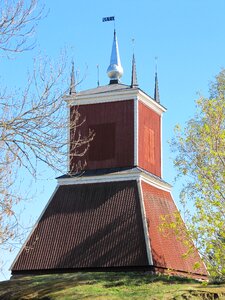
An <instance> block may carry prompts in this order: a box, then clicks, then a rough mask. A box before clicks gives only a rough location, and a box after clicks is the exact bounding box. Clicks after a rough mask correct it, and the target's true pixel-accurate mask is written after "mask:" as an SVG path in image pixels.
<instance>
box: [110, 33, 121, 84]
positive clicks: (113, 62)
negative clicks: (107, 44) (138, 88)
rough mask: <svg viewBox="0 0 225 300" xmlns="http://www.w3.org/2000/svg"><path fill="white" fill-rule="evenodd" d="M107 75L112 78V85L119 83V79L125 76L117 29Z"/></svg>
mask: <svg viewBox="0 0 225 300" xmlns="http://www.w3.org/2000/svg"><path fill="white" fill-rule="evenodd" d="M107 74H108V76H109V78H110V84H115V83H118V82H119V79H120V78H121V77H122V75H123V67H122V65H121V61H120V54H119V47H118V41H117V36H116V30H115V29H114V37H113V44H112V52H111V58H110V65H109V67H108V69H107Z"/></svg>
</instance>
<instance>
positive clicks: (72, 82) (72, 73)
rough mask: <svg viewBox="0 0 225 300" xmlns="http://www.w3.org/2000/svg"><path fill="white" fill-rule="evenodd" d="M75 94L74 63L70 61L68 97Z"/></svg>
mask: <svg viewBox="0 0 225 300" xmlns="http://www.w3.org/2000/svg"><path fill="white" fill-rule="evenodd" d="M73 93H76V89H75V73H74V61H72V71H71V77H70V95H71V94H73Z"/></svg>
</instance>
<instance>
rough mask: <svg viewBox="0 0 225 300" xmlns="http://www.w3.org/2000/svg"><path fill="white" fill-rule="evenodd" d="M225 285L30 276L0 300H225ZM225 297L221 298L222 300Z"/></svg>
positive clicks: (4, 289)
mask: <svg viewBox="0 0 225 300" xmlns="http://www.w3.org/2000/svg"><path fill="white" fill-rule="evenodd" d="M224 296H225V286H224V285H220V286H217V285H212V286H208V285H207V286H203V285H202V284H201V283H197V282H196V281H194V280H191V279H187V278H180V277H173V276H164V275H161V276H159V275H158V276H157V275H152V274H150V273H149V272H126V273H125V272H124V273H123V272H117V273H115V272H98V273H95V272H93V273H88V272H79V273H70V274H53V275H42V276H33V277H31V276H29V277H28V276H27V277H19V278H15V279H12V280H10V281H6V282H1V283H0V299H98V300H99V299H110V300H111V299H112V300H113V299H138V300H142V299H143V300H144V299H154V300H159V299H223V297H224ZM220 297H221V298H220Z"/></svg>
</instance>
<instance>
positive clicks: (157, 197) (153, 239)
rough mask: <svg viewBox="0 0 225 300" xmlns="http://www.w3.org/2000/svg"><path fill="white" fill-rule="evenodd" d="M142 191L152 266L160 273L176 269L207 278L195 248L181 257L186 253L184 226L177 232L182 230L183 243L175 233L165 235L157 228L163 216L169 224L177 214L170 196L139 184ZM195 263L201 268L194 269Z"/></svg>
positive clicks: (167, 193) (143, 183) (146, 185)
mask: <svg viewBox="0 0 225 300" xmlns="http://www.w3.org/2000/svg"><path fill="white" fill-rule="evenodd" d="M142 191H143V198H144V205H145V211H146V218H147V224H148V230H149V237H150V245H151V251H152V257H153V264H154V266H155V267H156V268H157V267H158V268H159V269H161V270H162V271H163V269H170V270H171V271H172V270H176V271H181V272H186V273H189V272H190V273H192V274H194V273H197V274H202V275H205V276H206V275H207V272H206V269H205V267H204V265H203V263H202V262H201V259H200V256H199V254H198V252H197V250H196V249H194V250H193V253H192V254H190V255H189V256H187V257H184V256H183V255H184V254H185V253H186V252H187V248H186V247H185V246H184V243H183V241H184V240H185V238H186V228H185V225H184V224H183V226H182V228H181V229H180V230H181V231H183V233H182V234H183V239H182V241H181V240H179V239H178V237H176V235H175V234H174V232H169V233H168V235H165V234H163V233H162V232H160V230H159V226H160V224H162V219H161V216H165V215H166V216H167V217H168V218H169V219H168V221H169V222H172V221H174V213H177V212H178V210H177V208H176V206H175V203H174V201H173V199H172V197H171V194H170V193H169V192H166V191H163V190H160V189H157V188H155V187H153V186H151V185H149V184H147V183H145V182H142ZM196 262H199V263H200V268H199V269H196V270H195V269H194V264H195V263H196Z"/></svg>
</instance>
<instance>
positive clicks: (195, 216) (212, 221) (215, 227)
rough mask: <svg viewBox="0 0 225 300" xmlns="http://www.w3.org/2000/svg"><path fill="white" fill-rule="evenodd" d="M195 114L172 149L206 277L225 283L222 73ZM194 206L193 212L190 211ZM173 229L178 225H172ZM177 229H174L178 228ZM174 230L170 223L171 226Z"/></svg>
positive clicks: (224, 87) (224, 73)
mask: <svg viewBox="0 0 225 300" xmlns="http://www.w3.org/2000/svg"><path fill="white" fill-rule="evenodd" d="M196 105H197V113H196V115H195V116H194V118H192V119H191V120H189V121H188V122H187V123H186V126H185V128H184V129H181V128H180V127H179V126H177V127H176V134H175V138H174V139H173V141H172V144H171V146H172V150H173V151H174V153H175V154H176V157H175V160H174V164H175V167H176V168H177V170H178V174H179V175H178V176H179V177H183V179H184V185H183V189H182V192H181V198H180V200H181V203H182V205H183V206H184V207H185V218H186V220H185V221H186V224H187V227H188V230H189V234H190V237H191V238H192V240H193V241H194V242H195V245H196V246H197V248H198V250H199V252H200V253H201V255H202V257H203V259H204V261H205V263H206V265H207V267H208V270H209V272H210V275H211V276H212V277H213V278H214V279H215V278H217V279H220V280H224V279H225V227H224V226H225V225H224V224H225V70H224V69H223V70H222V71H221V72H220V73H219V74H218V75H217V76H216V80H215V82H213V83H211V85H210V91H209V98H205V97H200V98H199V99H198V100H197V102H196ZM191 207H193V209H191ZM177 224H178V223H177ZM178 226H179V225H178ZM170 227H174V224H170ZM189 245H191V243H189Z"/></svg>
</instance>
